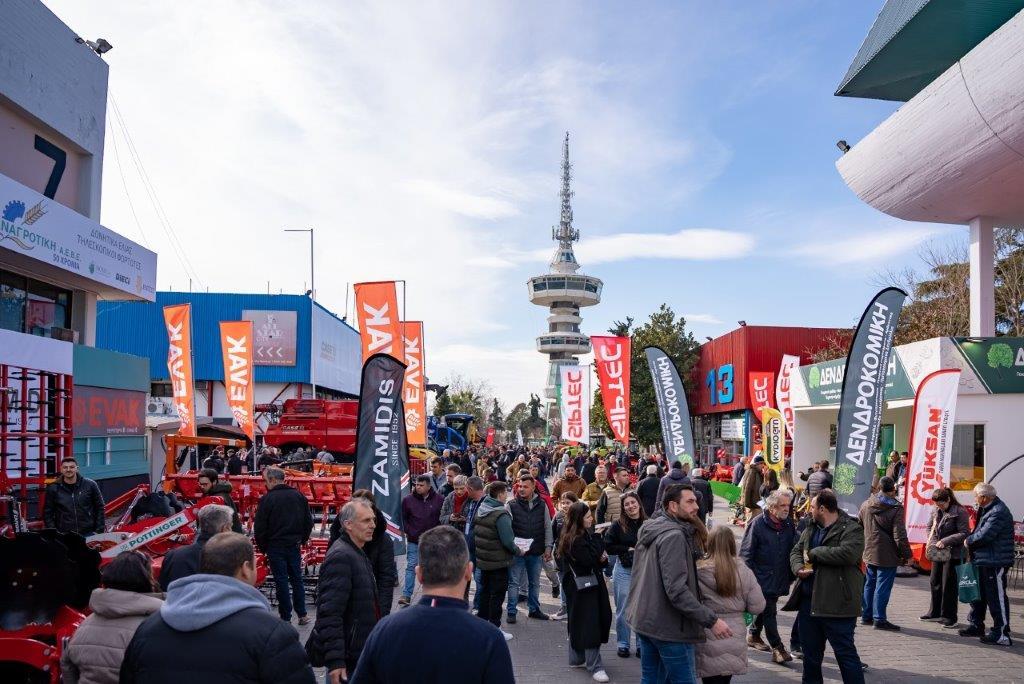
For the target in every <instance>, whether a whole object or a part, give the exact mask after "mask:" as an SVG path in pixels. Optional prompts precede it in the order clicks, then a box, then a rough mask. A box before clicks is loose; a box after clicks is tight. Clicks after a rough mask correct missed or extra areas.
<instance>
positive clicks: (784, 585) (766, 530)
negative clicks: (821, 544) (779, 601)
mask: <svg viewBox="0 0 1024 684" xmlns="http://www.w3.org/2000/svg"><path fill="white" fill-rule="evenodd" d="M776 523H777V524H778V527H776V526H775V525H776ZM796 538H797V533H796V527H795V526H794V525H793V521H792V520H790V519H789V518H786V519H785V520H781V521H776V520H775V518H774V517H773V516H772V515H771V514H770V513H769V514H765V515H759V516H757V517H756V518H754V519H753V520H752V521H751V522H750V523H748V524H747V529H746V531H745V532H744V534H743V543H742V544H741V545H740V557H741V558H742V559H743V562H744V563H746V565H747V567H748V568H750V569H751V571H752V572H753V573H754V576H755V577H756V578H757V583H758V584H759V585H760V586H761V591H762V592H763V593H764V595H765V596H785V595H786V594H788V593H789V587H790V585H791V584H792V583H793V574H792V571H791V569H790V567H789V552H790V551H791V550H792V549H793V544H795V543H796Z"/></svg>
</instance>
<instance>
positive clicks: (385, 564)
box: [330, 506, 398, 615]
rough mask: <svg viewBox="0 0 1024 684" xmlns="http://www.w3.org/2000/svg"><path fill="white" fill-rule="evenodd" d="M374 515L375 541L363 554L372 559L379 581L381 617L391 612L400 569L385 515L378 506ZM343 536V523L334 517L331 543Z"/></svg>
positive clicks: (370, 542)
mask: <svg viewBox="0 0 1024 684" xmlns="http://www.w3.org/2000/svg"><path fill="white" fill-rule="evenodd" d="M373 514H374V516H375V517H376V524H375V525H374V528H373V539H371V540H370V541H369V542H368V543H367V544H366V546H364V547H363V553H365V554H366V557H367V558H369V559H370V565H371V566H373V576H374V577H375V578H376V580H377V597H378V598H379V599H380V601H379V604H380V608H381V615H387V614H388V613H389V612H391V599H392V597H393V595H394V588H395V585H397V584H398V568H397V566H396V565H395V545H394V543H393V542H392V541H391V537H389V536H388V528H387V520H385V519H384V514H383V513H381V512H380V509H379V508H377V507H376V506H374V507H373ZM340 536H341V523H340V522H339V521H338V516H334V522H332V523H331V542H330V545H331V546H333V545H334V542H336V541H338V537H340Z"/></svg>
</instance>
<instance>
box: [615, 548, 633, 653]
mask: <svg viewBox="0 0 1024 684" xmlns="http://www.w3.org/2000/svg"><path fill="white" fill-rule="evenodd" d="M632 579H633V572H632V568H624V567H622V563H616V564H615V569H614V570H612V586H613V588H614V590H615V640H616V641H617V642H618V646H619V648H627V649H628V648H629V635H630V631H629V625H628V624H627V623H626V599H627V598H628V597H629V582H630V580H632Z"/></svg>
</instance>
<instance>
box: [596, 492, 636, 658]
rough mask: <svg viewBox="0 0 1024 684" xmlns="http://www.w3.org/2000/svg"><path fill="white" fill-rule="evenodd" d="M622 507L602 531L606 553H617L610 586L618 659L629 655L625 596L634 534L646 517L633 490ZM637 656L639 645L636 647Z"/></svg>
mask: <svg viewBox="0 0 1024 684" xmlns="http://www.w3.org/2000/svg"><path fill="white" fill-rule="evenodd" d="M620 505H621V506H622V509H621V512H620V513H619V519H618V520H617V521H615V522H614V523H612V526H611V527H609V528H608V529H607V530H606V531H605V533H604V544H605V551H606V552H607V553H608V555H611V556H617V557H618V562H617V563H616V564H615V568H614V569H613V570H612V589H613V590H614V591H615V637H616V641H617V642H618V647H619V650H618V654H619V657H620V658H628V657H629V654H630V649H629V637H630V631H629V625H628V624H627V623H626V599H627V598H628V597H629V584H630V581H631V579H632V572H633V549H634V548H635V547H636V536H637V534H639V532H640V526H641V525H643V523H644V520H646V519H647V516H646V515H645V514H644V507H643V506H642V505H641V504H640V497H639V496H637V494H636V492H633V491H629V492H626V493H625V494H623V495H622V498H621V499H620ZM636 650H637V657H638V658H639V657H640V656H639V653H640V645H639V644H638V645H637V647H636Z"/></svg>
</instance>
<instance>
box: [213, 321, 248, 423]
mask: <svg viewBox="0 0 1024 684" xmlns="http://www.w3.org/2000/svg"><path fill="white" fill-rule="evenodd" d="M252 344H253V327H252V321H221V322H220V347H221V350H222V351H223V353H224V389H225V390H226V392H227V397H228V408H230V409H231V415H232V416H234V418H235V421H236V422H237V423H238V427H240V428H242V431H243V432H245V434H246V435H248V437H249V439H251V440H254V441H255V439H256V422H255V420H254V414H255V407H254V405H253V404H254V403H255V396H254V394H255V392H254V391H253V383H254V378H253V363H252Z"/></svg>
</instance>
